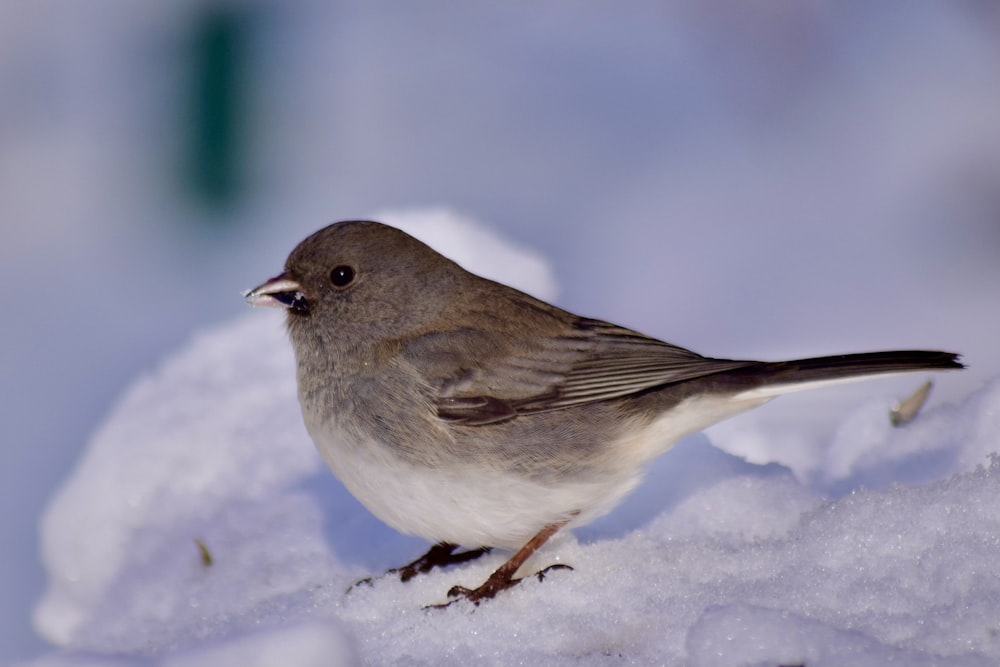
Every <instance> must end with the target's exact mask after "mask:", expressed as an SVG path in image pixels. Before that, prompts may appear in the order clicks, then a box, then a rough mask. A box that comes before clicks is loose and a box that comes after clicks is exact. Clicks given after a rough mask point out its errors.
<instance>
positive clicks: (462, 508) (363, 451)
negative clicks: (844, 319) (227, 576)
mask: <svg viewBox="0 0 1000 667" xmlns="http://www.w3.org/2000/svg"><path fill="white" fill-rule="evenodd" d="M246 298H247V301H248V302H249V303H251V304H253V305H261V306H275V307H280V308H284V309H285V310H286V312H287V323H288V331H289V334H290V337H291V340H292V345H293V346H294V348H295V357H296V361H297V364H298V391H299V401H300V403H301V405H302V414H303V417H304V418H305V424H306V427H307V429H308V431H309V434H310V436H312V439H313V441H314V442H315V443H316V447H317V448H318V449H319V452H320V454H321V455H322V456H323V459H324V460H325V461H326V463H327V464H328V465H329V466H330V468H331V469H332V470H333V472H334V474H335V475H336V476H337V477H338V478H340V480H341V481H342V482H343V483H344V485H345V486H346V487H347V489H348V490H349V491H350V492H351V493H352V494H354V496H355V497H357V498H358V500H360V501H361V502H362V503H363V504H364V505H365V506H366V507H367V508H368V509H369V510H371V512H372V513H373V514H375V516H377V517H379V518H380V519H381V520H382V521H384V522H385V523H387V524H389V525H390V526H392V527H393V528H395V529H396V530H399V531H401V532H404V533H410V534H414V535H419V536H421V537H424V538H426V539H428V540H430V541H431V542H433V543H434V544H435V546H434V547H433V548H432V549H431V550H430V551H429V552H428V553H427V554H426V555H425V556H424V557H422V558H420V559H418V560H416V561H414V562H413V563H410V564H409V565H408V566H405V567H404V568H401V569H400V570H398V572H399V573H400V574H401V576H402V578H403V579H404V580H405V579H407V578H409V577H410V576H413V575H414V574H415V573H417V572H423V571H427V570H429V569H430V568H432V567H434V566H438V565H446V564H449V563H453V562H461V561H463V560H470V559H471V558H474V557H475V556H477V555H480V554H482V553H484V552H485V551H487V550H488V549H489V548H490V547H502V548H505V549H510V550H513V551H515V553H514V556H513V557H512V558H511V559H510V560H509V561H507V562H506V563H504V565H502V566H501V567H500V568H499V569H497V570H496V571H495V572H494V573H493V574H492V575H491V576H490V577H489V578H488V579H487V580H486V582H485V583H483V584H482V585H481V586H479V587H478V588H475V589H466V588H462V587H455V588H453V589H452V590H451V591H449V596H450V597H458V598H461V597H464V598H467V599H469V600H471V601H473V602H475V603H478V602H479V601H480V600H482V599H485V598H490V597H493V596H494V595H495V594H496V593H497V592H498V591H501V590H504V589H506V588H509V587H510V586H512V585H514V584H515V583H517V582H518V581H519V579H516V578H515V576H516V572H517V570H518V568H519V567H520V566H521V565H522V563H524V561H525V560H526V559H527V558H528V557H529V556H530V555H531V554H532V553H533V552H534V551H535V550H536V549H538V548H539V547H540V546H541V545H542V544H543V543H544V542H545V541H546V540H547V539H548V538H549V537H551V536H552V535H553V534H554V533H555V532H556V531H557V530H559V529H560V528H562V527H563V526H566V525H580V524H584V523H586V522H588V521H590V520H592V519H594V518H595V517H598V516H600V515H602V514H605V513H606V512H608V511H610V510H611V509H612V508H613V507H614V506H615V505H616V504H617V503H618V502H619V501H621V500H622V498H623V497H624V496H625V495H626V494H627V493H629V491H631V490H632V489H633V488H634V487H635V486H636V484H638V482H639V479H640V477H641V471H642V468H643V465H644V464H646V463H648V462H649V461H651V460H652V459H653V458H655V457H657V456H659V455H660V454H662V453H663V452H665V451H666V450H667V449H669V448H670V446H671V445H673V444H674V442H676V441H677V440H678V439H679V438H681V437H682V436H684V435H687V434H689V433H692V432H695V431H698V430H701V429H703V428H705V427H707V426H709V425H711V424H713V423H715V422H717V421H719V420H721V419H724V418H726V417H729V416H731V415H734V414H736V413H739V412H742V411H744V410H747V409H749V408H752V407H755V406H758V405H761V404H762V403H764V402H766V401H768V400H770V399H771V398H773V397H775V396H778V395H779V394H783V393H786V392H790V391H795V390H799V389H805V388H809V387H814V386H821V385H827V384H833V383H839V382H845V381H849V380H853V379H857V378H859V377H861V376H867V375H877V374H889V373H900V372H906V371H923V370H943V369H955V368H962V364H961V363H959V361H958V355H955V354H951V353H948V352H930V351H899V352H872V353H867V354H847V355H839V356H832V357H820V358H815V359H799V360H796V361H782V362H766V361H736V360H730V359H712V358H708V357H703V356H701V355H699V354H696V353H694V352H691V351H689V350H686V349H684V348H681V347H677V346H676V345H671V344H669V343H664V342H662V341H659V340H656V339H655V338H650V337H648V336H645V335H643V334H640V333H637V332H635V331H631V330H629V329H625V328H623V327H619V326H616V325H614V324H610V323H608V322H603V321H601V320H595V319H590V318H587V317H580V316H578V315H573V314H572V313H568V312H566V311H564V310H561V309H559V308H557V307H555V306H552V305H550V304H548V303H545V302H543V301H539V300H538V299H535V298H532V297H530V296H528V295H526V294H524V293H522V292H519V291H517V290H515V289H513V288H510V287H507V286H505V285H501V284H499V283H496V282H493V281H490V280H486V279H485V278H481V277H479V276H476V275H473V274H471V273H469V272H467V271H465V270H464V269H462V267H460V266H459V265H458V264H456V263H454V262H452V261H451V260H448V259H446V258H445V257H443V256H442V255H440V254H438V253H437V252H435V251H434V250H432V249H431V248H429V247H428V246H426V245H424V244H423V243H421V242H419V241H417V240H416V239H414V238H412V237H410V236H408V235H407V234H405V233H403V232H401V231H399V230H398V229H394V228H392V227H389V226H386V225H382V224H379V223H376V222H368V221H347V222H339V223H336V224H333V225H330V226H328V227H326V228H324V229H321V230H320V231H318V232H316V233H315V234H313V235H312V236H310V237H309V238H307V239H305V240H304V241H302V243H300V244H299V245H298V247H296V248H295V250H293V251H292V253H291V255H289V257H288V260H287V261H286V263H285V270H284V272H283V273H281V274H280V275H278V276H276V277H274V278H272V279H271V280H269V281H267V282H266V283H264V284H263V285H261V286H260V287H257V288H256V289H253V290H250V291H249V292H247V293H246ZM459 545H462V546H464V547H467V548H470V549H471V551H464V552H458V553H456V550H457V549H458V547H459Z"/></svg>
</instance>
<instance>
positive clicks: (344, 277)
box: [330, 264, 354, 287]
mask: <svg viewBox="0 0 1000 667" xmlns="http://www.w3.org/2000/svg"><path fill="white" fill-rule="evenodd" d="M330 282H331V283H333V284H334V286H335V287H347V286H348V285H350V284H351V283H352V282H354V269H353V268H351V267H349V266H347V265H346V264H341V265H340V266H335V267H333V270H332V271H330Z"/></svg>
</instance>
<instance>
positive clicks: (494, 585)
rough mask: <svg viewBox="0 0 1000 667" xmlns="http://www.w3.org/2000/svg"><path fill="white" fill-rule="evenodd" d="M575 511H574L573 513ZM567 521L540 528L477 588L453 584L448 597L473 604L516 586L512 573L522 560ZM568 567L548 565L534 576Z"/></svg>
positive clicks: (567, 567) (522, 562) (520, 564)
mask: <svg viewBox="0 0 1000 667" xmlns="http://www.w3.org/2000/svg"><path fill="white" fill-rule="evenodd" d="M575 514H576V513H574V515H575ZM567 523H569V519H564V520H563V521H557V522H556V523H551V524H549V525H548V526H545V528H542V530H540V531H539V532H538V534H537V535H535V536H534V537H532V538H531V539H530V540H528V542H527V544H525V545H524V546H523V547H521V548H520V549H519V550H518V551H517V553H515V554H514V555H513V556H511V558H510V560H508V561H507V562H506V563H504V564H503V565H501V566H500V567H498V568H497V569H496V571H495V572H494V573H493V574H491V575H490V577H489V579H487V580H486V581H485V582H483V584H482V585H481V586H479V587H478V588H466V587H465V586H454V587H453V588H452V589H451V590H450V591H448V597H450V598H465V599H466V600H469V601H470V602H472V603H473V604H475V605H478V604H479V602H480V601H481V600H488V599H490V598H492V597H493V596H494V595H496V594H497V593H499V592H500V591H502V590H506V589H508V588H510V587H512V586H516V585H517V584H519V583H521V579H515V578H514V575H515V574H516V573H517V571H518V569H520V567H521V566H522V565H524V561H526V560H528V558H529V557H531V554H533V553H535V552H536V551H538V549H539V548H540V547H541V546H542V545H543V544H545V543H546V542H547V541H548V539H549V538H550V537H552V536H553V535H555V534H556V531H558V530H559V529H560V528H562V527H563V526H565V525H566V524H567ZM563 568H565V569H570V570H572V569H573V568H571V567H570V566H569V565H550V566H549V567H547V568H545V569H543V570H541V571H539V572H536V573H535V576H537V577H538V579H539V581H541V580H542V579H543V578H544V576H545V573H546V572H548V571H549V570H553V569H563ZM453 602H457V600H452V601H451V602H448V603H445V604H442V605H435V606H437V607H447V606H448V605H450V604H452V603H453Z"/></svg>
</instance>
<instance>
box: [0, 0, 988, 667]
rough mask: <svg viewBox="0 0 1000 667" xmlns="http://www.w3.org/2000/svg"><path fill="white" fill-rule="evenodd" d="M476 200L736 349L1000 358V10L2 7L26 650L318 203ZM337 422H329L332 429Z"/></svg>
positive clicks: (581, 304)
mask: <svg viewBox="0 0 1000 667" xmlns="http://www.w3.org/2000/svg"><path fill="white" fill-rule="evenodd" d="M427 206H445V207H448V208H451V209H454V210H455V211H458V212H460V213H462V214H465V215H469V216H472V217H474V218H476V219H478V220H479V221H481V222H482V223H484V224H486V225H489V226H491V227H493V228H495V229H498V230H500V232H501V233H502V234H503V235H505V236H507V237H509V238H510V239H512V240H514V241H516V242H517V243H519V244H520V245H524V246H529V247H533V248H535V249H537V250H539V251H541V252H542V253H543V254H544V255H545V256H547V257H548V258H549V259H550V261H551V262H552V264H553V267H554V270H555V274H556V276H557V278H558V280H559V284H560V286H561V296H560V298H559V299H558V302H559V304H560V305H562V306H564V307H567V308H569V309H571V310H575V311H577V312H580V313H582V314H586V315H592V316H599V317H602V318H604V319H609V320H612V321H617V322H619V323H622V324H625V325H628V326H632V327H634V328H637V329H640V330H642V331H645V332H647V333H650V334H653V335H656V336H658V337H662V338H665V339H667V340H670V341H672V342H675V343H678V344H681V345H685V346H687V347H691V348H694V349H696V350H697V351H699V352H702V353H705V354H711V355H716V356H734V357H762V358H781V357H791V356H795V355H800V354H803V355H804V354H824V353H837V352H844V351H857V350H867V349H879V348H895V347H909V346H920V347H935V348H938V347H940V348H947V349H955V350H958V351H961V352H963V353H965V354H966V359H967V361H969V362H970V364H971V365H972V368H971V369H970V371H969V372H967V373H964V374H961V375H954V376H948V378H947V379H946V380H942V382H941V383H940V386H939V388H938V390H937V393H936V399H937V400H958V399H960V398H961V397H962V396H964V395H965V394H967V393H969V392H970V391H972V390H973V389H975V388H976V386H978V385H979V384H981V383H982V381H983V380H985V379H987V378H989V377H993V376H995V375H996V374H997V372H998V369H1000V363H998V360H1000V353H998V351H997V350H996V349H995V348H996V340H997V337H998V331H1000V314H998V310H1000V309H998V301H1000V299H998V289H997V288H998V286H1000V6H998V5H996V4H994V3H991V2H981V1H974V0H969V1H967V2H940V3H936V2H904V1H903V0H898V1H893V2H883V3H870V2H865V1H863V0H846V1H844V0H840V1H836V2H834V1H830V2H820V1H808V0H806V1H803V0H776V1H774V2H768V3H754V4H752V5H751V4H746V3H742V2H735V1H734V0H709V1H707V2H706V1H705V0H687V1H680V2H675V3H670V4H667V3H660V2H642V1H635V2H630V3H627V4H623V3H613V4H611V3H579V2H568V1H567V2H560V1H552V2H542V3H518V2H515V3H491V4H486V3H476V4H473V3H459V2H443V1H438V0H431V1H428V2H422V3H388V2H380V1H374V2H364V3H360V2H358V3H349V2H320V1H319V0H293V1H291V2H286V1H282V2H278V1H277V0H271V1H266V0H246V1H238V0H231V1H220V2H195V1H194V0H178V1H174V0H171V1H163V2H156V3H128V2H120V1H118V2H114V1H112V0H84V1H78V2H69V1H68V0H50V1H49V2H34V3H32V2H17V1H14V2H5V3H2V4H0V221H2V225H3V236H2V238H3V242H2V243H0V284H2V285H3V286H4V287H3V288H2V289H0V312H2V313H3V324H2V326H0V396H2V401H0V406H2V407H0V410H2V418H0V544H2V545H3V547H2V550H0V559H2V560H0V591H3V594H2V595H0V662H3V663H4V664H6V663H7V662H8V661H10V660H14V659H20V658H27V657H31V656H33V655H35V654H38V653H40V652H41V651H42V650H44V648H45V647H44V644H43V643H42V642H41V641H40V640H39V639H37V638H36V637H35V636H34V634H33V631H32V629H31V624H30V610H31V606H32V605H33V604H34V602H35V601H36V600H37V598H38V597H39V596H40V594H41V592H42V590H43V587H44V573H43V570H42V567H41V564H40V563H39V561H38V556H37V522H38V518H39V515H40V514H41V512H42V511H43V510H44V507H45V504H46V501H47V499H48V498H49V497H50V496H51V494H52V493H53V492H54V491H55V490H56V489H57V488H58V486H59V484H60V483H61V481H62V480H63V479H65V477H66V476H67V475H68V474H69V472H70V471H71V470H72V466H73V464H74V461H75V460H76V459H77V458H78V456H79V454H80V452H81V451H82V449H83V448H84V447H85V445H86V443H87V440H88V438H89V437H90V434H91V433H92V432H93V431H94V429H95V428H97V427H98V426H99V424H100V423H101V420H102V418H103V417H104V415H105V414H106V413H107V412H108V410H109V409H110V406H111V405H112V404H113V403H114V401H115V398H116V396H118V395H119V394H120V393H121V392H122V391H123V390H124V388H125V387H126V386H127V385H128V384H129V383H130V382H131V381H133V380H135V379H136V378H138V377H140V376H141V375H142V374H144V373H147V372H149V371H151V370H152V369H154V368H155V367H156V365H157V364H158V362H159V361H160V360H161V359H162V358H163V357H164V356H165V355H166V354H168V353H169V352H170V351H171V350H174V349H176V348H178V347H179V346H180V345H182V344H183V343H184V341H185V340H186V339H188V338H189V337H190V336H191V334H192V333H193V332H195V331H196V330H199V329H204V328H206V327H210V326H212V325H214V324H218V323H221V322H224V321H226V320H231V319H233V318H234V317H238V316H240V314H242V313H244V311H245V305H244V303H243V301H242V298H241V297H240V290H242V289H245V288H248V287H252V286H254V285H256V284H258V283H259V282H261V281H262V280H263V279H265V278H268V277H270V276H271V275H274V274H275V273H277V272H278V271H279V270H280V268H281V265H282V263H283V261H284V258H285V256H286V254H287V253H288V251H289V250H290V249H291V248H292V247H293V246H294V244H295V243H297V242H298V241H299V240H300V239H301V238H302V237H304V236H305V235H306V234H308V233H309V232H311V231H313V230H314V229H316V228H318V227H320V226H322V225H324V224H326V223H328V222H331V221H334V220H337V219H342V218H350V217H367V216H371V215H372V214H373V213H374V212H377V211H379V210H384V209H401V208H402V209H406V208H414V207H427ZM305 444H307V443H305Z"/></svg>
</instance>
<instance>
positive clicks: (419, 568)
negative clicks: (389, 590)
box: [347, 542, 490, 593]
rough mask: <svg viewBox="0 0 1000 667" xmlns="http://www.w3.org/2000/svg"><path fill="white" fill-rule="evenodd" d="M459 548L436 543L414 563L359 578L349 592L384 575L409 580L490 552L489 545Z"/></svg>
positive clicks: (371, 583) (372, 582)
mask: <svg viewBox="0 0 1000 667" xmlns="http://www.w3.org/2000/svg"><path fill="white" fill-rule="evenodd" d="M457 548H458V545H457V544H451V543H448V542H441V543H439V544H435V545H434V546H432V547H431V548H430V549H428V551H427V553H425V554H424V555H423V556H421V557H420V558H418V559H416V560H415V561H413V562H412V563H407V564H406V565H403V566H402V567H394V568H392V569H390V570H387V571H386V572H385V574H382V575H379V576H377V577H365V578H364V579H359V580H358V581H356V582H354V584H353V585H352V586H351V587H350V588H348V589H347V592H348V593H350V592H351V591H353V590H354V589H355V588H358V587H359V586H371V585H373V584H374V583H375V581H376V580H377V579H381V578H382V577H386V576H388V575H391V574H396V575H399V580H400V581H409V580H410V579H412V578H413V577H415V576H417V575H418V574H426V573H427V572H430V571H431V570H433V569H434V568H436V567H447V566H449V565H457V564H459V563H467V562H469V561H471V560H475V559H477V558H479V557H480V556H483V555H485V554H488V553H489V552H490V548H489V547H481V548H479V549H470V550H469V551H460V552H459V553H455V549H457Z"/></svg>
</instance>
